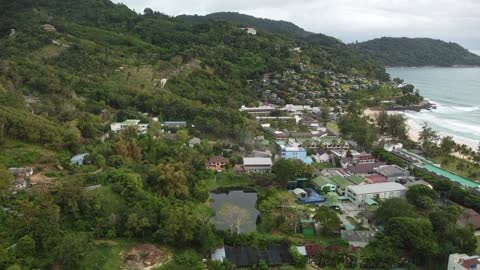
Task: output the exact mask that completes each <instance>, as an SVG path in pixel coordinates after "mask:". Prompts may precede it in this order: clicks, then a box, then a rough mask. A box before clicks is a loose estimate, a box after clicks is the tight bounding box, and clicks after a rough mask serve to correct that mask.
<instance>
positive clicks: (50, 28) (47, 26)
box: [42, 23, 57, 32]
mask: <svg viewBox="0 0 480 270" xmlns="http://www.w3.org/2000/svg"><path fill="white" fill-rule="evenodd" d="M42 29H43V31H45V32H55V31H57V29H56V28H55V26H53V25H51V24H48V23H47V24H44V25H42Z"/></svg>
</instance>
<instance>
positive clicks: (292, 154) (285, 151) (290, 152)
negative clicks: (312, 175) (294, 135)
mask: <svg viewBox="0 0 480 270" xmlns="http://www.w3.org/2000/svg"><path fill="white" fill-rule="evenodd" d="M280 157H282V158H284V159H299V160H301V161H303V162H304V163H305V164H312V162H313V161H312V158H310V157H308V156H307V150H305V148H303V147H299V146H298V144H288V145H280Z"/></svg>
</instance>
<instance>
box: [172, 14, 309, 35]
mask: <svg viewBox="0 0 480 270" xmlns="http://www.w3.org/2000/svg"><path fill="white" fill-rule="evenodd" d="M177 18H178V19H181V20H185V21H189V22H193V23H198V22H203V23H204V22H206V21H208V20H217V21H228V22H231V23H233V24H237V25H240V26H253V27H256V28H258V29H261V30H264V31H268V32H271V33H277V34H289V35H295V36H300V37H307V36H309V35H312V34H313V33H311V32H308V31H305V30H304V29H302V28H301V27H299V26H297V25H295V24H293V23H291V22H286V21H276V20H270V19H264V18H257V17H253V16H250V15H245V14H240V13H238V12H216V13H211V14H208V15H206V16H198V15H180V16H177Z"/></svg>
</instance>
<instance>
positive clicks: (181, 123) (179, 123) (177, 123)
mask: <svg viewBox="0 0 480 270" xmlns="http://www.w3.org/2000/svg"><path fill="white" fill-rule="evenodd" d="M162 127H165V128H172V129H179V128H186V127H187V122H185V121H165V122H163V123H162Z"/></svg>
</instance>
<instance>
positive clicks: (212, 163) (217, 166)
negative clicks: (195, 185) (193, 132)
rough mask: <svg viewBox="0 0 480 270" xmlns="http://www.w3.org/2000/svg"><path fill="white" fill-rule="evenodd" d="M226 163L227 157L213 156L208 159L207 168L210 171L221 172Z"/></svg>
mask: <svg viewBox="0 0 480 270" xmlns="http://www.w3.org/2000/svg"><path fill="white" fill-rule="evenodd" d="M227 163H228V159H226V158H224V157H222V156H214V157H211V158H210V159H209V160H208V163H207V169H209V170H211V171H216V172H222V171H224V170H225V167H226V166H227Z"/></svg>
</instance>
